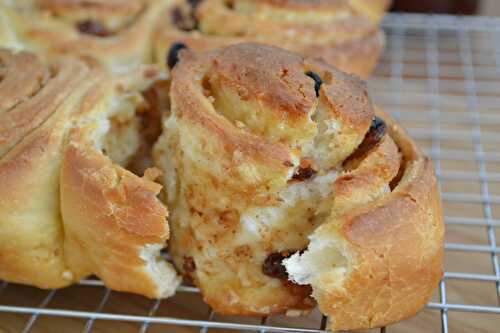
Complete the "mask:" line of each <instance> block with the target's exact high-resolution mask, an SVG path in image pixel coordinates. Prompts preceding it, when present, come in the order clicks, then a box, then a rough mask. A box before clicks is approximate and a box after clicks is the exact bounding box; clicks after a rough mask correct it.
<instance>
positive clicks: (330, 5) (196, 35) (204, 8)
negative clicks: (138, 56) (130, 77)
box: [155, 0, 390, 77]
mask: <svg viewBox="0 0 500 333" xmlns="http://www.w3.org/2000/svg"><path fill="white" fill-rule="evenodd" d="M389 4H390V1H389V0H376V1H371V0H315V1H309V0H203V1H186V0H176V1H174V2H173V3H172V5H171V8H170V9H169V13H168V15H165V17H164V18H162V19H161V20H159V26H158V28H157V32H156V37H155V40H156V41H155V44H156V46H155V53H156V59H157V61H159V62H163V61H164V59H165V54H166V53H167V52H168V50H169V48H170V46H171V45H172V44H173V43H175V42H181V43H184V44H187V45H188V46H189V47H191V48H193V49H194V50H196V51H206V50H209V49H212V48H215V47H220V46H225V45H229V44H236V43H240V42H259V43H265V44H271V45H276V46H280V47H282V48H285V49H288V50H291V51H295V52H299V53H301V54H303V55H307V56H312V57H321V58H323V59H324V60H325V61H327V62H328V63H330V64H331V65H334V66H336V67H338V68H340V69H341V70H344V71H346V72H350V73H355V74H358V75H360V76H363V77H367V76H368V75H369V74H370V73H371V72H372V70H373V69H374V67H375V65H376V64H377V61H378V58H379V56H380V54H381V52H382V49H383V46H384V35H383V33H382V31H381V30H380V29H379V26H378V25H379V21H380V20H381V18H382V16H383V14H384V12H385V10H386V9H387V7H388V6H389Z"/></svg>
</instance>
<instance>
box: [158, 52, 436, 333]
mask: <svg viewBox="0 0 500 333" xmlns="http://www.w3.org/2000/svg"><path fill="white" fill-rule="evenodd" d="M180 59H181V60H180V61H179V63H178V64H177V65H175V67H174V70H173V72H172V82H171V90H170V93H171V114H170V116H169V117H168V118H167V119H165V121H164V131H163V134H162V136H161V137H160V139H159V140H158V142H157V144H156V146H155V150H154V155H155V157H154V158H155V161H156V162H157V165H158V166H159V167H160V168H161V169H163V170H164V171H165V177H164V178H163V181H164V184H165V186H166V189H167V193H168V205H169V208H170V211H171V219H170V221H171V228H172V239H171V242H170V249H171V254H172V256H173V258H174V261H175V264H176V266H177V267H178V268H179V269H180V270H181V271H182V273H183V274H184V275H185V276H187V277H189V278H190V279H192V280H193V281H194V283H195V284H196V285H197V286H199V287H200V289H201V291H202V293H203V297H204V299H205V300H206V301H207V302H208V304H209V305H210V306H212V307H213V308H214V309H215V311H217V312H221V313H226V314H243V315H267V314H272V313H279V312H288V313H289V314H291V313H293V312H296V311H299V312H300V311H306V310H308V309H310V308H312V307H313V306H314V305H315V302H318V303H319V307H320V309H321V311H322V312H323V313H325V314H327V315H328V316H329V317H330V319H331V328H332V329H363V328H368V327H374V326H381V325H385V324H388V323H390V322H394V321H397V320H400V319H403V318H405V317H408V316H410V315H413V314H414V313H415V312H416V311H417V310H418V309H420V308H421V307H422V306H424V304H425V303H426V301H427V300H428V299H429V297H430V296H431V293H432V291H433V290H434V288H435V287H436V286H437V283H438V281H439V278H440V276H441V264H442V255H443V243H442V242H443V223H442V217H441V208H440V198H439V194H438V192H437V187H436V179H435V176H434V172H433V169H432V164H431V162H430V160H429V159H428V158H427V157H425V156H423V155H422V153H421V151H420V150H419V149H418V148H417V147H416V146H415V145H414V143H413V142H412V141H411V140H410V139H409V138H408V137H407V135H406V134H405V133H404V132H403V131H402V130H401V129H400V127H398V125H396V124H395V123H394V122H393V121H392V120H390V118H388V117H387V116H386V115H384V114H382V113H380V112H377V111H376V110H375V108H374V106H373V104H372V102H371V101H370V98H369V97H368V94H367V92H366V87H365V85H364V83H363V82H362V81H360V80H359V79H357V78H356V77H354V76H350V75H348V74H344V73H342V72H340V71H338V70H336V69H334V68H333V67H331V66H329V65H326V64H325V63H324V62H322V61H318V60H313V59H311V58H307V57H306V58H304V57H302V56H300V55H297V54H293V53H289V52H288V51H285V50H282V49H279V48H276V47H272V46H265V45H259V44H251V43H250V44H238V45H234V46H229V47H226V48H222V49H217V50H214V51H212V52H209V53H205V54H198V55H197V54H194V53H191V52H188V51H181V52H180Z"/></svg>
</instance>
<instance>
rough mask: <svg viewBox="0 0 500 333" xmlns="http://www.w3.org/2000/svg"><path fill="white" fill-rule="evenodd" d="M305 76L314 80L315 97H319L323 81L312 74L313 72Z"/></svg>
mask: <svg viewBox="0 0 500 333" xmlns="http://www.w3.org/2000/svg"><path fill="white" fill-rule="evenodd" d="M306 75H307V76H309V77H310V78H311V79H313V80H314V90H315V91H316V97H318V96H319V88H320V87H321V84H322V83H323V81H322V80H321V78H320V77H319V75H318V74H316V73H314V72H311V71H309V72H306Z"/></svg>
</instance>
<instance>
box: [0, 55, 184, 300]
mask: <svg viewBox="0 0 500 333" xmlns="http://www.w3.org/2000/svg"><path fill="white" fill-rule="evenodd" d="M165 77H166V75H165V73H164V72H162V71H161V70H160V69H159V68H156V67H147V68H142V69H137V70H135V71H134V72H130V73H127V75H125V76H111V75H109V74H108V73H107V72H106V71H105V70H103V68H102V67H101V65H99V64H97V63H96V62H95V61H94V60H91V59H74V58H71V59H69V58H60V59H58V60H57V61H53V62H50V64H48V65H44V64H43V63H42V62H41V61H40V59H39V58H38V57H36V56H35V55H34V54H31V53H27V52H14V51H9V50H6V49H0V183H1V185H2V186H1V189H0V279H2V280H7V281H12V282H17V283H23V284H29V285H34V286H37V287H40V288H60V287H65V286H67V285H70V284H72V283H75V282H78V281H79V280H80V279H82V278H84V277H86V276H88V275H92V274H94V275H97V276H98V277H99V278H100V279H102V280H103V282H104V283H105V285H106V286H108V287H109V288H112V289H115V290H120V291H127V292H134V293H138V294H142V295H146V296H148V297H167V296H170V295H172V294H173V293H174V291H175V289H176V287H177V285H178V284H179V282H180V281H179V280H180V279H179V278H178V276H177V274H176V272H175V270H174V268H173V267H172V266H171V264H170V263H168V262H166V261H165V260H164V259H162V257H161V256H160V250H161V249H162V248H164V247H165V246H166V242H167V239H168V237H169V228H168V224H167V220H166V218H167V216H168V213H167V209H166V208H165V206H164V205H163V204H162V203H161V202H160V200H159V199H158V198H157V195H158V193H159V192H160V189H161V186H160V185H159V184H157V183H155V182H153V180H154V178H156V177H157V176H158V173H159V171H158V170H156V169H149V170H147V171H146V172H145V175H144V177H139V176H137V175H135V174H133V173H132V172H130V171H128V170H126V169H125V168H124V167H125V166H126V165H127V164H128V163H129V162H130V161H131V159H132V158H133V156H134V155H135V154H136V152H137V151H139V150H140V148H141V146H142V145H143V143H144V141H145V140H146V138H145V137H144V133H145V132H146V133H147V131H146V130H145V128H144V125H143V121H144V120H145V119H149V118H151V117H150V116H149V115H148V114H149V113H152V112H157V110H155V100H154V98H151V96H153V95H154V93H153V90H152V89H153V84H154V82H155V81H157V80H160V79H165ZM148 97H149V98H148Z"/></svg>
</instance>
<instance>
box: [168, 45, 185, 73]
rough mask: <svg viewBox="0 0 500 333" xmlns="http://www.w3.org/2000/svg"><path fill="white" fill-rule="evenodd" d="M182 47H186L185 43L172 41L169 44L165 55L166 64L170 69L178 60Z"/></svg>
mask: <svg viewBox="0 0 500 333" xmlns="http://www.w3.org/2000/svg"><path fill="white" fill-rule="evenodd" d="M182 49H187V46H186V44H184V43H173V44H172V46H170V50H169V51H168V55H167V65H168V67H169V68H170V69H172V68H174V66H175V65H176V64H177V62H178V61H179V51H180V50H182Z"/></svg>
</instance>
